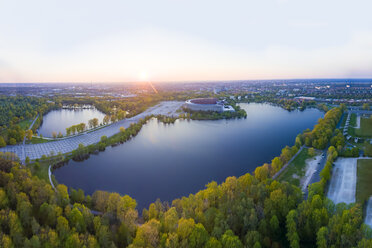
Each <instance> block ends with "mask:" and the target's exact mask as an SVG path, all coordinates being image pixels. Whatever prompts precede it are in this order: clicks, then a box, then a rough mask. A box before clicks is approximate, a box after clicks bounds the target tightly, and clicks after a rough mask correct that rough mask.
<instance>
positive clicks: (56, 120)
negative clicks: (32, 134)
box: [39, 109, 105, 137]
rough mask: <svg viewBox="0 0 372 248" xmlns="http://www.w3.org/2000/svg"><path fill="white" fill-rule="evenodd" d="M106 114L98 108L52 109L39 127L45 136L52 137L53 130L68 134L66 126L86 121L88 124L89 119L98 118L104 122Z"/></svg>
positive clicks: (40, 132)
mask: <svg viewBox="0 0 372 248" xmlns="http://www.w3.org/2000/svg"><path fill="white" fill-rule="evenodd" d="M103 117H105V114H104V113H102V112H101V111H99V110H97V109H76V110H73V109H58V110H52V111H51V112H49V113H48V114H46V115H45V116H44V117H43V123H42V125H41V126H40V128H39V134H42V135H43V136H44V137H52V132H56V133H57V134H58V133H59V132H61V133H62V134H63V135H65V134H66V128H67V127H71V126H72V125H76V124H80V123H82V122H84V123H85V124H86V125H87V126H88V121H89V120H90V119H93V118H98V120H99V123H101V122H102V120H103Z"/></svg>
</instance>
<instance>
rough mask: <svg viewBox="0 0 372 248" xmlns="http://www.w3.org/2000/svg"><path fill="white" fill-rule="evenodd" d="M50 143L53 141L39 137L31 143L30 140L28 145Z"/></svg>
mask: <svg viewBox="0 0 372 248" xmlns="http://www.w3.org/2000/svg"><path fill="white" fill-rule="evenodd" d="M49 141H52V140H46V139H42V138H38V137H32V139H31V142H30V141H29V140H27V141H26V143H27V144H29V143H31V144H40V143H46V142H49Z"/></svg>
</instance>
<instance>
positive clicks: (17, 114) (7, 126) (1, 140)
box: [0, 96, 55, 147]
mask: <svg viewBox="0 0 372 248" xmlns="http://www.w3.org/2000/svg"><path fill="white" fill-rule="evenodd" d="M54 107H55V104H54V103H53V102H49V101H48V100H47V99H45V98H37V97H23V96H16V97H10V96H1V97H0V147H4V146H5V145H15V144H17V143H19V142H21V141H22V140H23V138H24V136H25V134H26V133H25V130H27V129H28V127H29V126H30V124H31V122H32V120H33V118H35V117H36V116H37V114H38V113H41V114H42V113H45V112H47V111H49V110H50V109H52V108H54ZM39 124H40V120H37V121H36V123H35V128H37V127H38V125H39ZM34 130H35V129H34Z"/></svg>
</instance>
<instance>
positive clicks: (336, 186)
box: [327, 158, 358, 204]
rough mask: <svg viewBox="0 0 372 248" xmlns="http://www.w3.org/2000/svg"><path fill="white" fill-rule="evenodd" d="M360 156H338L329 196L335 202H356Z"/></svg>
mask: <svg viewBox="0 0 372 248" xmlns="http://www.w3.org/2000/svg"><path fill="white" fill-rule="evenodd" d="M357 160H358V158H338V159H337V160H336V162H335V163H334V164H335V166H334V168H333V173H332V178H331V182H330V185H329V189H328V194H327V197H328V198H329V199H331V200H332V201H333V202H334V203H335V204H337V203H340V202H344V203H347V204H350V203H353V202H355V192H356V179H357Z"/></svg>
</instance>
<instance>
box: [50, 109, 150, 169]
mask: <svg viewBox="0 0 372 248" xmlns="http://www.w3.org/2000/svg"><path fill="white" fill-rule="evenodd" d="M151 118H153V116H146V117H145V118H144V119H140V120H139V121H138V122H137V123H131V124H130V126H129V127H128V128H127V129H125V128H124V127H120V129H119V133H117V134H115V135H113V136H111V137H107V136H102V137H101V140H100V141H99V142H98V143H96V144H92V145H89V146H84V145H83V144H80V145H79V147H78V148H77V149H76V150H74V151H72V158H73V159H74V160H78V161H79V160H84V159H87V158H89V154H95V153H97V152H99V151H104V150H105V149H106V147H107V146H110V145H111V146H116V145H118V144H119V143H124V142H126V141H127V140H129V139H131V138H133V137H134V136H136V135H137V134H138V133H139V131H140V130H141V128H142V126H143V125H144V124H146V122H147V121H148V120H149V119H151ZM58 166H60V165H57V167H58Z"/></svg>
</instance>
